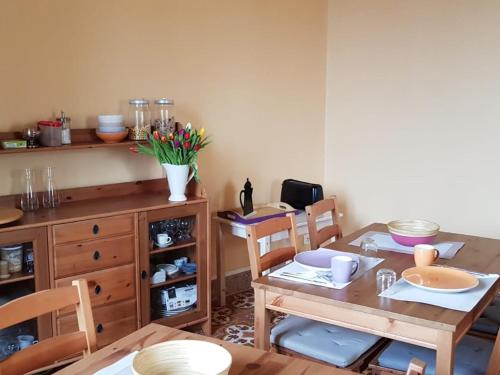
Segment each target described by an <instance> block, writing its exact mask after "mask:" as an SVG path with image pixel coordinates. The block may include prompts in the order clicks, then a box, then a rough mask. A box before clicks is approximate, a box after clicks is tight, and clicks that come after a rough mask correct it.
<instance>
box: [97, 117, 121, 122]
mask: <svg viewBox="0 0 500 375" xmlns="http://www.w3.org/2000/svg"><path fill="white" fill-rule="evenodd" d="M97 120H98V121H99V123H100V124H109V123H113V124H116V123H120V124H121V123H123V115H99V116H97Z"/></svg>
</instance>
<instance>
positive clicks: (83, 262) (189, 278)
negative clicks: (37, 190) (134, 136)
mask: <svg viewBox="0 0 500 375" xmlns="http://www.w3.org/2000/svg"><path fill="white" fill-rule="evenodd" d="M167 189H168V188H167V183H166V181H165V180H164V179H158V180H148V181H141V182H132V183H122V184H112V185H102V186H94V187H86V188H78V189H67V190H63V191H61V192H60V194H61V201H62V204H61V206H60V207H58V208H55V209H44V208H42V209H39V210H37V211H35V212H27V213H25V214H24V216H23V217H22V218H21V219H20V220H19V221H17V222H14V223H12V224H8V225H3V226H0V247H1V246H6V245H12V244H18V243H23V244H24V246H25V248H26V247H30V248H33V253H34V272H33V273H28V272H26V271H25V270H24V269H23V271H22V272H20V273H17V274H13V275H12V276H11V278H9V279H6V280H0V296H4V297H6V296H7V297H8V295H9V293H10V294H12V295H13V296H18V295H19V291H21V292H22V293H24V294H25V293H27V292H29V290H31V291H35V290H42V289H46V288H54V287H59V286H65V285H69V284H71V281H72V280H74V279H79V278H84V279H86V280H87V282H88V285H89V291H90V297H91V302H92V310H93V314H94V322H95V327H96V334H97V344H98V347H103V346H105V345H108V344H109V343H111V342H114V341H116V340H117V339H118V338H120V337H122V336H126V335H127V334H129V333H131V332H133V331H135V330H136V329H137V328H139V327H141V326H143V325H145V324H148V323H149V322H155V323H160V324H164V325H167V326H170V327H176V328H183V327H187V326H191V325H195V324H200V325H201V326H202V329H203V330H204V331H205V332H206V333H207V334H210V330H211V326H210V312H211V311H210V287H209V286H210V282H209V281H210V279H209V277H210V270H209V259H210V257H209V246H208V244H209V241H208V235H209V233H210V232H209V220H208V217H209V209H208V201H207V199H206V197H205V196H204V194H203V193H202V192H200V191H199V186H198V185H195V184H191V185H189V186H188V194H187V196H188V200H187V201H185V202H176V203H173V202H169V201H168V190H167ZM17 200H18V197H15V196H4V197H0V206H13V205H15V204H16V201H17ZM183 218H184V219H187V220H189V223H190V224H191V227H189V228H188V229H187V232H186V231H184V234H185V235H186V236H187V238H183V239H179V240H177V241H176V242H174V243H173V244H172V245H171V246H169V247H166V248H158V247H157V246H156V245H155V243H154V238H152V236H151V235H150V228H152V227H155V225H156V226H158V225H160V224H161V225H163V223H166V222H168V221H173V222H177V221H178V220H181V219H183ZM182 256H186V257H188V258H189V259H190V261H192V262H195V263H196V264H197V272H196V273H195V274H191V275H188V274H183V273H179V274H178V275H175V276H173V277H170V278H167V280H166V281H165V282H162V283H158V284H154V285H153V284H151V281H150V277H151V274H152V271H154V270H155V266H156V265H157V264H158V263H159V262H161V263H173V260H174V259H177V258H179V257H182ZM185 285H196V292H197V303H196V306H195V307H193V308H192V309H191V310H188V311H185V312H182V313H179V314H176V315H172V316H165V315H161V314H160V316H158V313H157V312H155V310H154V306H153V305H154V304H155V303H154V302H155V301H156V302H157V300H155V299H154V298H158V297H157V291H159V290H161V289H162V288H170V287H173V286H174V287H176V286H185ZM1 302H2V301H0V303H1ZM3 302H5V301H3ZM35 326H36V331H37V332H36V336H37V337H39V338H40V339H43V338H46V337H49V336H51V335H57V334H60V333H65V332H68V331H72V330H75V329H76V328H77V322H76V316H75V313H74V312H72V311H66V310H64V311H59V312H57V313H55V314H52V316H46V317H42V318H39V320H38V322H37V324H36V325H35ZM22 333H24V332H22ZM6 335H7V334H3V333H2V332H0V346H2V340H7V339H8V338H7V339H6V338H5V337H6ZM10 335H11V336H12V335H15V333H11V334H10ZM7 337H8V335H7Z"/></svg>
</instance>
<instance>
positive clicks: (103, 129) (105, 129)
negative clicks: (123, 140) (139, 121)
mask: <svg viewBox="0 0 500 375" xmlns="http://www.w3.org/2000/svg"><path fill="white" fill-rule="evenodd" d="M124 131H125V126H117V127H114V126H107V125H106V126H102V125H100V126H99V132H100V133H120V132H124Z"/></svg>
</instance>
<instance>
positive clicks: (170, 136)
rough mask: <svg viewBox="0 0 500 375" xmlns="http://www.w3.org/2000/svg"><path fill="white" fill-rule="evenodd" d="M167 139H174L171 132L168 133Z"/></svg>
mask: <svg viewBox="0 0 500 375" xmlns="http://www.w3.org/2000/svg"><path fill="white" fill-rule="evenodd" d="M168 139H170V140H171V141H173V140H174V135H173V134H172V133H170V134H169V135H168Z"/></svg>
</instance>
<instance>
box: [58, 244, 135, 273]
mask: <svg viewBox="0 0 500 375" xmlns="http://www.w3.org/2000/svg"><path fill="white" fill-rule="evenodd" d="M134 242H135V241H134V236H132V235H128V236H124V237H111V238H103V239H100V240H95V241H89V242H83V243H74V244H68V245H58V246H54V265H55V267H54V272H55V277H56V278H61V277H65V276H70V275H76V274H79V273H85V272H91V271H95V270H99V269H102V268H108V267H114V266H119V265H122V264H127V263H133V262H134Z"/></svg>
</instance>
